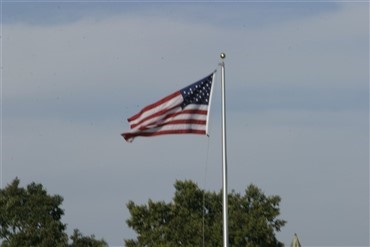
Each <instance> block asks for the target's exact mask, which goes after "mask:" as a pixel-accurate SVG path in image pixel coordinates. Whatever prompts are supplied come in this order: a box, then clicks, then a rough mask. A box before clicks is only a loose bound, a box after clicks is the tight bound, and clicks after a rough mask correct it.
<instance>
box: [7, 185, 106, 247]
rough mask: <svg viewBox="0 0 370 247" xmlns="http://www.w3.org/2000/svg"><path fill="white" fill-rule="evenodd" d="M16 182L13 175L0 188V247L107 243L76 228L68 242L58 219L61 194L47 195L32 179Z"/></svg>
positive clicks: (60, 209) (74, 245) (73, 245)
mask: <svg viewBox="0 0 370 247" xmlns="http://www.w3.org/2000/svg"><path fill="white" fill-rule="evenodd" d="M19 183H20V181H19V179H18V178H16V179H14V180H13V181H12V182H11V183H10V184H9V185H7V186H6V187H5V188H4V189H1V190H0V240H2V242H1V244H0V246H1V247H13V246H14V247H18V246H38V247H44V246H45V247H49V246H56V247H68V246H71V247H77V246H91V247H98V246H99V247H100V246H107V245H106V243H105V242H104V241H103V240H95V238H94V236H93V235H92V236H91V237H84V236H82V234H80V232H79V231H78V230H75V233H74V235H73V236H72V237H71V239H72V241H73V242H72V244H71V245H70V244H68V235H67V234H66V233H65V230H66V225H65V224H63V223H62V222H61V217H62V216H63V215H64V210H63V209H62V208H61V204H62V202H63V198H62V197H61V196H59V195H48V194H47V191H46V190H45V189H44V188H43V186H42V185H41V184H36V183H31V184H29V185H27V187H26V188H22V187H19ZM80 243H92V244H90V245H81V244H80ZM98 243H100V244H101V245H98ZM104 244H105V245H104Z"/></svg>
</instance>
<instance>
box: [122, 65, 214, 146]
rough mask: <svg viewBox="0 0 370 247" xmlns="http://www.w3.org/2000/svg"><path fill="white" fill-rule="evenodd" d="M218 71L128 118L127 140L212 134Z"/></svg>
mask: <svg viewBox="0 0 370 247" xmlns="http://www.w3.org/2000/svg"><path fill="white" fill-rule="evenodd" d="M214 78H215V72H213V73H212V74H210V75H208V76H206V77H205V78H203V79H201V80H199V81H197V82H195V83H193V84H191V85H189V86H187V87H185V88H183V89H181V90H179V91H177V92H174V93H172V94H170V95H168V96H167V97H164V98H163V99H161V100H159V101H157V102H155V103H153V104H151V105H148V106H146V107H144V108H143V109H142V110H141V111H140V112H139V113H137V114H135V115H134V116H132V117H130V118H129V119H128V122H129V124H130V128H131V130H130V131H129V132H126V133H123V134H122V136H123V138H125V140H126V141H128V142H132V141H133V140H134V138H135V137H138V136H157V135H166V134H201V135H206V134H208V133H207V132H208V116H209V115H208V112H209V107H210V101H211V91H212V83H213V81H214Z"/></svg>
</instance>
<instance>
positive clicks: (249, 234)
mask: <svg viewBox="0 0 370 247" xmlns="http://www.w3.org/2000/svg"><path fill="white" fill-rule="evenodd" d="M175 190H176V191H175V195H174V197H173V200H172V202H170V203H165V202H163V201H162V202H153V201H152V200H149V201H148V203H147V204H144V205H136V204H135V203H134V202H132V201H130V202H128V204H127V208H128V209H129V212H130V214H131V217H130V218H129V219H128V220H127V221H126V222H127V224H128V226H129V227H131V228H132V229H133V230H135V231H136V233H137V238H136V239H127V240H125V245H126V246H128V247H134V246H136V247H139V246H140V247H141V246H148V247H150V246H156V247H157V246H163V247H172V246H173V247H177V246H203V243H204V245H205V246H222V194H221V192H219V193H214V192H205V191H204V190H201V189H199V188H198V186H197V185H196V184H195V183H193V182H191V181H176V183H175ZM228 199H229V242H230V246H247V247H252V246H253V247H259V246H261V247H272V246H274V247H276V246H283V244H282V243H281V242H279V241H278V240H277V239H276V237H275V232H276V231H280V229H281V227H283V226H284V225H285V223H286V222H285V221H284V220H281V219H277V217H278V216H279V214H280V210H279V203H280V197H279V196H266V195H264V193H263V192H262V191H261V190H260V189H259V188H257V187H256V186H255V185H250V186H248V188H247V189H246V190H245V194H244V195H240V194H238V193H235V192H234V191H232V192H231V193H230V194H229V195H228Z"/></svg>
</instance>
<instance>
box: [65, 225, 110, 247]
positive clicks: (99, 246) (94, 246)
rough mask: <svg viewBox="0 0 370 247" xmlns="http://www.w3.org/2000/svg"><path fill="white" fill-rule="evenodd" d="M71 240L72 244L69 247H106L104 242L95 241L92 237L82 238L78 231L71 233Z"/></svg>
mask: <svg viewBox="0 0 370 247" xmlns="http://www.w3.org/2000/svg"><path fill="white" fill-rule="evenodd" d="M71 239H72V241H73V242H72V244H71V245H69V246H70V247H108V244H107V243H106V242H105V241H104V240H96V239H95V236H94V235H91V236H83V235H82V233H81V232H80V231H79V230H78V229H75V230H74V231H73V235H72V236H71Z"/></svg>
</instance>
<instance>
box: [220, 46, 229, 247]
mask: <svg viewBox="0 0 370 247" xmlns="http://www.w3.org/2000/svg"><path fill="white" fill-rule="evenodd" d="M220 57H221V59H222V62H221V64H220V65H221V94H222V202H223V203H222V205H223V210H222V212H223V246H224V247H228V246H229V233H228V198H227V157H226V93H225V63H224V59H225V57H226V54H225V53H223V52H222V53H221V55H220Z"/></svg>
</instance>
